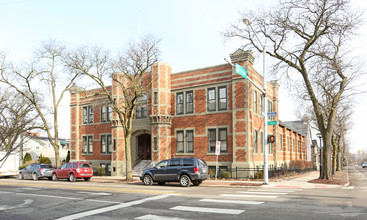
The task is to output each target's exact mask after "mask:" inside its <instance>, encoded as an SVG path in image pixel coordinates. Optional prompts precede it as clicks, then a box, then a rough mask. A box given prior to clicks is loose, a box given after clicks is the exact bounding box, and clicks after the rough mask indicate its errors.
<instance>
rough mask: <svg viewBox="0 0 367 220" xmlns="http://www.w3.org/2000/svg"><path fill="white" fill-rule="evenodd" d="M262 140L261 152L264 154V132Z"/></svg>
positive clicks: (261, 134)
mask: <svg viewBox="0 0 367 220" xmlns="http://www.w3.org/2000/svg"><path fill="white" fill-rule="evenodd" d="M260 140H261V146H260V148H261V153H262V154H263V153H264V132H262V131H261V132H260Z"/></svg>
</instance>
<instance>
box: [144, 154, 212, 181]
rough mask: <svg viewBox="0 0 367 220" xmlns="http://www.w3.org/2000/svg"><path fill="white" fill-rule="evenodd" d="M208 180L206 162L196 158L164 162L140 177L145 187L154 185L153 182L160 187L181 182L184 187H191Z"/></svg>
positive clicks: (147, 170) (173, 159)
mask: <svg viewBox="0 0 367 220" xmlns="http://www.w3.org/2000/svg"><path fill="white" fill-rule="evenodd" d="M208 178H209V169H208V166H207V164H206V162H205V161H204V160H202V159H199V158H194V157H189V158H172V159H169V160H163V161H161V162H159V163H158V164H157V165H156V166H154V167H152V168H149V169H145V170H143V172H142V174H141V176H140V180H141V181H142V182H143V183H144V184H145V185H152V184H153V182H157V183H158V184H159V185H164V184H165V183H166V182H180V185H181V186H184V187H188V186H190V184H191V183H193V184H194V185H195V186H198V185H200V184H201V183H202V182H203V181H204V180H206V179H208Z"/></svg>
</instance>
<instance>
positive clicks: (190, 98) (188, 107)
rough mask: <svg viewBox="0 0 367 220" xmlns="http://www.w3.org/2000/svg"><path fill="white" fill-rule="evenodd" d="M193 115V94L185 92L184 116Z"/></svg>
mask: <svg viewBox="0 0 367 220" xmlns="http://www.w3.org/2000/svg"><path fill="white" fill-rule="evenodd" d="M191 113H194V92H193V91H189V92H186V114H191Z"/></svg>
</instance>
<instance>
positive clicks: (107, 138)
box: [101, 134, 112, 154]
mask: <svg viewBox="0 0 367 220" xmlns="http://www.w3.org/2000/svg"><path fill="white" fill-rule="evenodd" d="M111 152H112V136H111V135H110V134H103V135H101V153H102V154H110V153H111Z"/></svg>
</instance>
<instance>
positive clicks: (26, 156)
mask: <svg viewBox="0 0 367 220" xmlns="http://www.w3.org/2000/svg"><path fill="white" fill-rule="evenodd" d="M27 161H32V156H31V155H30V154H29V153H26V154H25V155H24V159H23V164H25V163H26V162H27ZM27 166H28V165H27Z"/></svg>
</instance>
